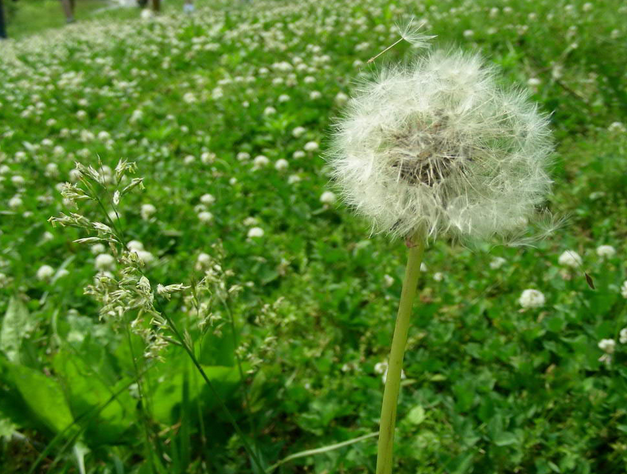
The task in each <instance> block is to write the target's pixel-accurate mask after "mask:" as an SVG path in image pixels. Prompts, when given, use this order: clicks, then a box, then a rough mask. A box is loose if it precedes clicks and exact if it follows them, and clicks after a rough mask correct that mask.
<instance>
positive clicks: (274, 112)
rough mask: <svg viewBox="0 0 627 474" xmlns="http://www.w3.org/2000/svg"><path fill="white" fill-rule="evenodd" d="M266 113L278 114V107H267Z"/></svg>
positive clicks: (264, 112)
mask: <svg viewBox="0 0 627 474" xmlns="http://www.w3.org/2000/svg"><path fill="white" fill-rule="evenodd" d="M263 114H264V115H274V114H276V109H275V108H274V107H266V108H265V109H264V111H263Z"/></svg>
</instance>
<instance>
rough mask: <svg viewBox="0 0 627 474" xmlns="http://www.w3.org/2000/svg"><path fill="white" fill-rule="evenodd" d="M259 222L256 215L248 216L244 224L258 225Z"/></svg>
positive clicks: (248, 225)
mask: <svg viewBox="0 0 627 474" xmlns="http://www.w3.org/2000/svg"><path fill="white" fill-rule="evenodd" d="M258 223H259V221H258V220H257V218H256V217H252V216H251V217H247V218H246V219H244V225H245V226H247V227H250V226H253V225H257V224H258Z"/></svg>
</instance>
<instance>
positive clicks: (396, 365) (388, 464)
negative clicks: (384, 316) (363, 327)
mask: <svg viewBox="0 0 627 474" xmlns="http://www.w3.org/2000/svg"><path fill="white" fill-rule="evenodd" d="M408 246H409V256H408V258H407V267H406V269H405V280H404V281H403V291H402V293H401V301H400V305H399V308H398V315H397V317H396V326H395V328H394V337H393V339H392V348H391V350H390V358H389V360H388V370H387V377H386V380H385V390H384V392H383V406H382V407H381V421H380V423H381V427H380V430H379V446H378V452H377V474H391V472H392V461H393V451H394V428H395V425H396V406H397V403H398V394H399V391H400V388H401V372H402V369H403V356H404V355H405V346H406V345H407V334H408V332H409V325H410V319H411V309H412V305H413V302H414V297H415V296H416V286H417V284H418V277H419V275H420V264H421V263H422V255H423V253H424V249H425V239H424V237H423V235H422V234H421V233H418V234H416V235H415V236H414V237H413V238H412V239H411V242H408Z"/></svg>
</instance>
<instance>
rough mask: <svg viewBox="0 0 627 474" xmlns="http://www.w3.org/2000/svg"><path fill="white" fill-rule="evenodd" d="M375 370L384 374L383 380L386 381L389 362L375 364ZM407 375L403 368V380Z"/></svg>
mask: <svg viewBox="0 0 627 474" xmlns="http://www.w3.org/2000/svg"><path fill="white" fill-rule="evenodd" d="M374 371H375V373H376V374H383V376H382V377H381V380H382V381H383V383H385V382H386V380H387V378H388V363H387V362H378V363H376V364H375V366H374ZM406 378H407V377H406V376H405V371H404V370H401V380H405V379H406Z"/></svg>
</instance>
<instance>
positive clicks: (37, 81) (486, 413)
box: [0, 0, 627, 474]
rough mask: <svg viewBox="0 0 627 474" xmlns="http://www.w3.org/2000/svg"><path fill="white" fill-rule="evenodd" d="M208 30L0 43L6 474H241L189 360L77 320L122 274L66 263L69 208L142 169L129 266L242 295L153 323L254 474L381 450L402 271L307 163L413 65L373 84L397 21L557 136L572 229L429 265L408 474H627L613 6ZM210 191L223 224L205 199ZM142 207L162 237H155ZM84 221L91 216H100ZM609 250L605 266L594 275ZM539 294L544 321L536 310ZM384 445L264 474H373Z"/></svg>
mask: <svg viewBox="0 0 627 474" xmlns="http://www.w3.org/2000/svg"><path fill="white" fill-rule="evenodd" d="M197 4H198V5H197V6H198V7H203V8H200V10H199V11H197V12H196V13H195V14H194V15H189V16H186V15H183V14H182V12H180V11H179V9H178V8H174V7H173V6H172V8H170V9H169V10H167V11H166V14H165V15H163V16H161V17H159V18H157V19H153V20H150V21H144V20H139V19H138V18H132V19H128V20H126V19H118V20H116V21H112V20H111V19H110V18H109V17H107V18H108V21H106V22H96V21H94V22H91V21H82V22H79V23H77V24H76V25H72V26H69V27H67V28H64V29H62V30H50V31H47V32H44V33H42V34H39V35H35V36H27V37H24V38H23V39H21V40H18V41H9V42H5V44H2V45H0V140H1V141H0V314H3V315H4V316H3V318H2V320H1V324H2V326H1V329H0V350H1V351H2V355H1V356H0V373H1V376H0V435H1V436H2V438H1V439H2V441H1V442H0V445H1V448H2V449H1V452H0V464H1V465H2V472H7V473H18V472H19V473H22V472H29V470H30V471H31V472H90V473H105V472H106V473H110V472H111V473H112V472H115V473H125V472H131V473H134V472H137V473H139V472H141V473H145V472H146V473H147V472H190V473H197V472H198V473H200V472H224V473H229V472H236V473H241V472H254V471H253V469H252V468H251V464H250V460H249V459H248V457H247V456H246V453H245V451H244V450H243V446H242V439H241V437H239V436H237V435H235V433H234V431H233V428H232V426H231V425H230V424H229V423H228V422H227V420H226V419H225V417H224V415H223V412H222V411H220V410H219V409H218V406H217V401H216V399H215V397H214V396H213V395H212V394H211V393H210V392H209V391H208V390H207V387H206V386H204V385H203V384H202V380H201V379H200V377H199V376H198V374H197V372H196V371H195V370H194V368H193V367H192V365H191V363H190V362H189V360H188V359H187V358H186V357H185V354H184V353H183V352H182V350H181V348H180V347H178V346H177V345H170V346H169V347H167V348H166V349H164V350H163V351H162V352H161V356H162V357H163V361H162V362H160V361H158V360H155V359H149V360H147V359H145V358H143V357H142V356H141V354H142V352H143V351H144V350H145V347H144V344H145V343H144V341H143V340H142V339H141V338H140V337H138V336H137V335H135V334H131V333H129V332H127V330H126V329H125V327H126V328H128V325H125V324H119V322H115V321H111V320H109V319H107V318H105V319H100V318H99V314H98V311H99V307H98V305H97V303H95V302H94V301H93V299H90V298H89V297H88V296H85V295H84V294H83V288H84V287H86V286H87V285H89V284H91V283H92V282H93V279H94V276H95V275H96V273H97V272H98V271H99V269H97V268H96V267H95V264H96V261H95V259H96V257H97V255H96V254H99V253H109V252H110V250H109V249H99V248H97V247H96V248H95V249H94V248H93V247H92V248H91V249H90V247H89V246H85V245H79V244H75V243H72V241H73V240H74V239H76V238H78V237H84V236H85V234H84V233H82V232H80V231H78V230H76V229H67V228H65V229H64V228H52V227H51V226H50V224H49V223H48V222H47V219H48V218H49V217H50V216H53V215H58V214H59V213H60V212H62V211H63V212H68V209H67V206H66V204H68V203H64V202H63V199H62V197H61V196H60V194H59V192H58V189H57V188H58V183H61V182H64V181H68V180H70V179H71V176H70V171H71V170H72V169H73V168H74V162H75V161H80V162H82V163H84V164H86V165H87V164H91V165H93V166H95V167H98V169H100V170H102V169H103V168H102V166H103V165H104V166H108V167H110V168H114V167H115V165H116V164H117V162H118V160H119V159H120V158H126V159H129V160H130V161H135V162H136V163H137V165H138V176H141V177H144V183H145V185H146V190H145V191H143V192H136V193H133V194H129V195H128V196H125V197H124V199H123V200H122V202H121V204H120V207H119V209H120V212H121V225H122V227H123V228H124V232H125V235H126V236H127V238H128V240H131V239H132V240H137V241H141V243H142V244H143V247H144V248H145V250H146V251H147V252H150V254H151V256H152V258H148V257H146V260H147V265H146V269H145V272H146V274H147V275H148V276H149V278H150V280H151V281H153V282H155V284H156V283H157V282H159V283H163V284H164V285H165V284H174V283H179V282H183V283H185V284H189V283H193V282H194V281H198V280H199V279H201V278H202V276H203V274H204V272H205V270H207V268H205V267H204V266H203V265H204V264H203V263H202V262H203V260H202V257H201V259H200V260H199V255H200V254H201V253H207V254H209V255H210V256H211V258H212V259H213V260H214V261H215V262H219V263H220V265H221V268H222V269H225V270H227V269H228V270H229V271H230V272H232V274H230V273H229V274H228V275H222V276H221V277H220V278H221V281H222V282H223V283H224V284H225V285H226V286H227V287H231V286H232V285H236V284H237V285H241V287H242V288H243V290H242V291H241V292H240V293H239V294H237V295H236V296H233V297H232V298H229V301H228V302H223V301H217V300H216V299H215V298H213V299H212V298H211V297H209V299H208V300H207V304H210V307H211V310H210V317H208V318H199V317H198V313H197V312H195V311H194V308H192V307H190V302H189V300H186V299H184V298H177V297H174V298H172V300H171V301H170V302H169V303H167V306H166V308H167V311H168V312H169V313H170V315H171V316H172V317H173V318H174V319H175V320H176V321H177V323H178V324H180V325H181V327H184V328H186V330H187V331H188V332H189V334H190V337H191V339H192V340H193V344H194V348H195V351H196V354H197V355H198V357H199V358H200V360H201V363H202V365H203V367H205V369H206V371H207V373H208V375H209V377H210V378H211V379H212V380H213V381H214V382H215V383H216V384H217V386H218V387H219V392H220V395H221V397H222V398H223V399H224V400H225V401H226V403H227V405H228V407H229V409H230V411H231V413H233V414H234V416H235V417H236V418H237V420H238V422H239V424H240V425H241V426H242V429H243V430H244V431H245V432H246V433H247V434H248V436H249V437H250V438H251V439H252V442H253V444H254V446H255V449H256V451H257V453H258V454H259V455H260V456H261V458H262V460H263V462H264V463H265V464H266V465H267V466H270V465H272V464H274V463H276V462H277V461H279V460H280V459H282V458H284V457H286V456H287V455H289V454H293V453H296V452H299V451H302V450H306V449H313V448H318V447H322V446H325V445H330V444H334V443H338V442H341V441H345V440H349V439H352V438H356V437H358V436H361V435H365V434H368V433H371V432H373V431H376V429H377V424H378V416H379V409H380V403H381V396H382V381H381V371H380V370H379V369H380V366H377V364H380V363H381V362H384V361H385V359H386V357H387V350H388V346H389V342H390V340H391V331H392V327H393V317H394V314H395V310H396V306H397V302H398V296H399V294H400V287H401V281H400V280H401V277H402V274H403V264H404V257H405V251H404V248H403V245H402V243H399V242H389V241H388V240H387V239H386V238H384V237H380V236H370V235H369V234H368V229H367V228H366V227H365V225H364V223H363V222H361V221H358V220H357V219H355V218H353V217H352V216H351V215H350V212H349V211H348V210H346V209H344V208H343V207H342V206H340V205H337V204H331V202H330V200H328V199H324V201H325V202H321V196H322V194H323V193H324V192H325V190H327V189H329V187H328V183H327V182H328V177H327V175H326V172H325V165H324V160H323V159H322V158H321V157H320V154H321V152H323V151H324V148H325V146H326V142H325V136H326V135H327V134H328V132H329V130H330V126H331V123H332V120H333V118H334V117H337V116H338V114H339V113H340V111H341V106H342V104H343V103H344V102H345V100H346V96H350V92H351V89H352V88H353V87H354V80H355V79H357V78H359V77H360V76H363V75H367V74H369V72H370V70H371V69H372V68H375V69H376V68H377V67H380V65H381V64H382V63H386V62H395V61H399V60H402V59H403V58H405V59H408V58H411V55H412V54H415V52H414V51H412V50H411V49H410V48H408V45H406V44H403V45H399V47H397V48H395V49H393V50H392V51H390V52H388V53H386V55H385V56H383V57H382V58H381V61H382V62H378V63H377V65H375V66H368V65H366V64H365V62H366V61H367V60H368V59H369V58H370V57H372V56H374V55H375V54H377V53H378V52H380V51H381V50H382V49H384V48H385V47H386V46H388V45H389V44H391V43H392V42H394V41H396V39H397V38H398V33H397V31H396V29H395V28H394V22H395V21H397V20H399V19H401V18H402V17H403V16H404V15H407V14H412V15H416V16H417V17H418V18H420V19H426V20H428V23H429V27H428V28H429V32H432V33H433V34H437V35H438V37H437V38H436V39H435V43H436V44H437V45H446V44H450V43H457V44H460V45H462V46H463V47H464V48H466V49H477V50H479V51H481V52H482V53H483V54H484V55H485V56H486V57H487V58H488V59H489V60H491V61H492V62H494V63H495V64H497V65H498V66H499V67H500V68H501V70H502V71H503V81H504V82H506V83H512V82H515V83H518V84H521V85H522V87H530V88H531V89H532V90H533V92H534V98H535V99H536V100H537V101H538V102H539V103H540V107H541V108H542V109H543V110H545V111H549V112H552V113H553V115H552V123H553V128H554V130H555V135H556V138H557V151H556V159H555V166H554V170H553V176H554V179H555V187H554V194H553V195H552V196H550V199H549V202H548V203H547V205H548V207H549V208H550V209H551V210H552V211H553V212H555V213H557V214H560V215H567V216H569V220H568V223H567V225H566V226H565V227H564V228H563V229H561V230H560V231H558V232H557V233H556V234H555V235H553V236H552V237H551V238H549V239H547V240H545V241H542V242H539V243H537V244H536V245H535V246H534V247H523V248H509V247H503V246H498V245H497V246H493V245H490V244H485V245H481V246H479V247H478V248H473V249H468V248H463V247H459V246H451V245H449V243H447V242H436V243H434V244H433V245H432V246H431V247H430V248H429V249H428V253H427V255H426V267H425V269H424V270H425V271H424V273H423V275H422V281H421V284H420V293H419V295H420V304H419V306H418V307H417V308H416V310H415V317H414V326H413V328H412V330H411V332H410V341H409V348H408V354H407V356H406V364H405V374H406V379H405V381H404V388H403V393H402V396H401V400H400V406H399V427H398V434H397V470H396V472H398V473H399V474H400V473H415V472H421V473H455V474H463V473H473V472H474V473H486V472H489V473H510V472H524V473H538V474H545V473H547V474H548V473H553V472H557V473H577V474H584V473H604V474H605V473H618V472H624V471H625V469H626V461H627V453H626V449H627V439H626V431H627V418H626V409H625V393H626V392H627V369H626V366H625V360H626V356H625V354H626V351H625V346H624V345H623V344H621V343H620V342H619V339H620V337H619V331H620V330H621V329H622V328H623V327H624V326H627V315H626V314H625V304H626V299H625V298H624V297H623V295H621V285H622V284H623V281H624V280H625V279H626V278H627V275H626V270H625V251H626V250H627V246H626V244H625V237H626V236H627V220H626V219H627V217H626V216H627V194H626V189H627V187H626V186H625V176H627V156H626V153H625V152H626V146H627V133H626V131H625V126H624V125H623V123H625V121H626V120H627V97H626V92H625V91H626V90H627V77H626V75H625V68H624V59H625V57H627V54H626V53H627V30H626V25H627V21H626V18H625V17H626V15H627V10H626V8H625V6H624V5H623V4H622V2H620V1H619V0H606V1H604V2H595V3H584V2H582V1H572V2H565V1H554V0H539V1H534V2H530V1H522V0H510V1H503V2H498V1H495V0H493V1H489V0H481V1H466V2H464V1H458V0H455V1H452V0H451V1H437V2H436V1H430V0H425V1H423V2H419V3H417V2H410V1H389V0H385V1H384V0H367V1H363V0H360V1H347V2H332V1H311V2H309V1H308V2H298V3H292V2H274V1H266V2H242V3H238V2H229V3H228V4H212V5H211V6H206V5H205V4H203V3H201V2H197ZM175 5H177V6H180V5H179V4H175ZM56 6H57V7H58V5H56ZM79 6H80V3H79ZM18 7H19V6H18ZM133 12H134V13H132V14H130V13H129V14H128V16H138V12H135V11H134V10H133ZM59 15H60V12H59ZM119 16H120V18H121V17H123V16H125V15H123V14H120V15H119ZM16 21H17V20H16ZM17 26H19V23H18V24H17V25H16V24H14V25H13V26H12V28H17ZM344 94H345V95H346V96H345V95H344ZM298 127H303V128H304V130H300V129H298ZM316 145H317V146H316ZM260 155H263V156H265V157H267V161H268V162H267V164H263V162H264V160H262V159H261V160H260V159H257V160H256V161H255V158H256V157H258V156H260ZM281 159H284V160H287V166H286V165H285V163H283V162H280V161H279V160H281ZM105 174H106V173H105ZM207 193H209V194H211V195H212V196H213V197H214V198H215V202H213V203H210V201H211V200H210V199H207V198H205V199H204V202H203V201H201V197H202V196H203V195H205V194H207ZM327 198H328V195H327ZM146 204H151V205H153V206H154V208H155V210H156V212H155V213H154V214H153V215H151V216H142V205H146ZM80 211H81V213H83V214H84V215H85V216H87V217H88V218H90V219H93V220H96V221H97V220H102V219H103V218H104V217H103V216H102V212H101V210H100V209H98V207H97V206H96V205H95V204H90V203H86V204H84V205H81V208H80ZM203 212H209V213H210V217H208V216H207V215H206V214H204V217H203V216H202V215H201V213H203ZM203 219H204V220H203ZM254 227H258V228H261V229H262V230H263V235H262V236H261V237H254V235H255V232H253V233H252V234H249V232H250V231H251V228H254ZM249 235H252V236H249ZM257 235H258V232H257ZM218 242H221V243H222V246H223V250H224V257H223V258H222V257H220V255H219V252H218V250H217V248H216V247H215V244H217V243H218ZM600 245H612V246H613V247H614V248H615V249H616V251H617V253H616V255H614V256H609V257H602V256H599V255H598V254H597V252H596V248H597V247H598V246H600ZM565 250H574V251H576V252H577V253H578V254H579V255H581V256H582V259H583V264H582V266H581V267H580V268H570V267H564V266H563V265H562V266H560V265H559V264H558V257H559V256H560V254H562V252H564V251H565ZM495 257H501V258H503V259H504V260H505V261H504V263H503V262H501V263H502V265H501V266H500V267H498V264H494V258H495ZM491 263H492V265H491ZM43 265H49V266H50V267H51V268H52V273H50V272H49V271H48V272H45V271H44V272H40V271H39V270H40V269H41V267H42V266H43ZM497 267H498V268H497ZM100 270H102V268H100ZM111 270H113V269H111ZM584 271H586V272H588V273H589V274H590V275H591V276H592V278H593V280H594V284H595V286H596V290H593V289H591V288H590V287H589V286H588V285H587V284H586V280H585V278H584V275H583V272H584ZM46 273H47V274H46ZM527 288H534V289H537V290H540V291H541V292H542V293H543V294H544V295H545V297H546V304H545V305H544V307H542V308H538V309H527V310H522V309H521V307H520V305H519V303H518V298H519V297H520V294H521V292H522V291H523V290H524V289H527ZM625 293H626V294H627V291H626V292H625ZM231 321H234V322H235V326H236V334H235V336H236V337H235V340H234V339H233V337H232V336H233V334H232V333H231V330H230V327H231V326H230V322H231ZM607 338H611V339H615V340H616V342H617V346H616V351H615V353H614V354H612V360H611V362H610V363H605V362H602V361H599V358H600V357H601V356H603V354H604V352H603V351H602V350H601V349H600V348H599V347H598V343H599V341H600V340H601V339H607ZM129 341H130V343H129ZM235 345H237V346H239V347H240V349H239V352H238V353H240V354H242V357H243V359H244V362H243V369H244V370H245V371H246V374H245V376H244V377H243V378H242V377H241V376H240V373H239V370H238V367H237V362H236V357H235V356H234V354H235ZM375 444H376V443H375V442H374V439H369V440H365V441H363V442H360V443H356V444H352V445H350V446H347V447H343V448H340V449H336V450H332V451H329V452H327V453H324V454H320V455H317V456H309V457H304V458H300V459H297V460H294V461H291V462H287V463H285V464H283V465H281V466H280V467H278V468H277V472H285V473H290V472H312V473H313V472H315V473H331V472H337V473H357V472H374V455H375V451H376V448H375Z"/></svg>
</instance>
